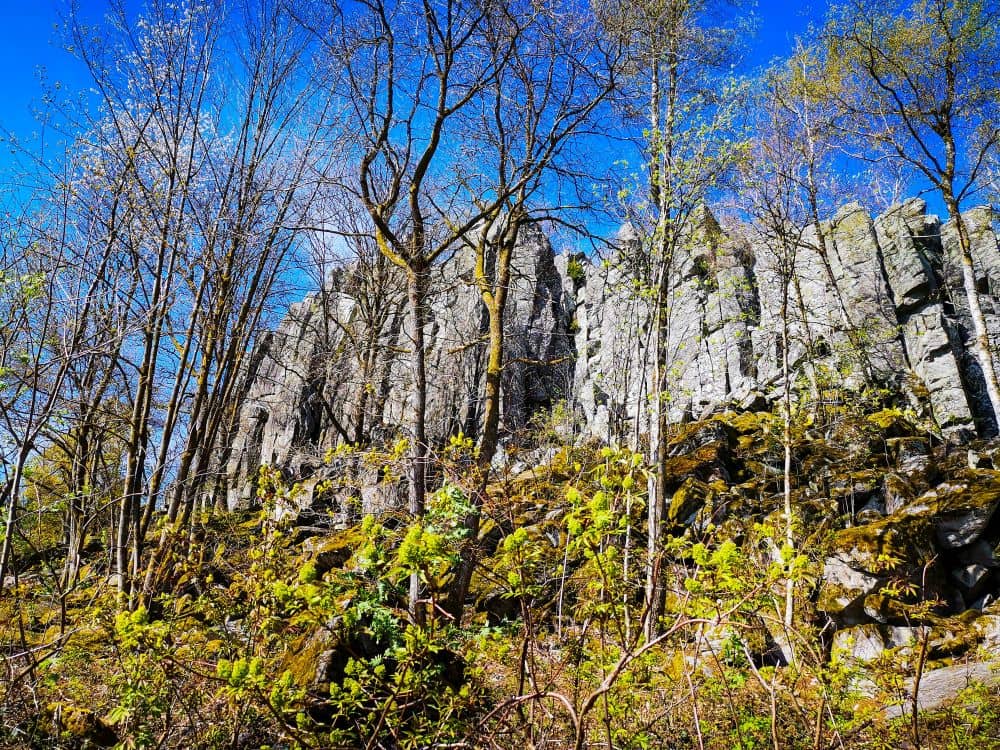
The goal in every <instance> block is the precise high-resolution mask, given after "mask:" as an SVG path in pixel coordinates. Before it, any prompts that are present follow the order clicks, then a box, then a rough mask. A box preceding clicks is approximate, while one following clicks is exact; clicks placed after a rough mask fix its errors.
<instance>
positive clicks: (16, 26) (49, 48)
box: [0, 0, 826, 174]
mask: <svg viewBox="0 0 1000 750" xmlns="http://www.w3.org/2000/svg"><path fill="white" fill-rule="evenodd" d="M127 4H128V6H129V7H130V8H139V7H141V5H142V2H141V0H127ZM67 7H68V0H0V19H2V26H0V70H2V71H3V76H2V79H0V80H2V86H3V88H2V96H0V132H3V133H7V132H13V133H14V134H15V135H16V136H17V137H18V138H19V139H20V140H21V141H22V142H29V141H30V140H31V138H32V134H33V133H36V132H37V130H38V125H37V123H36V121H35V118H34V116H33V114H32V111H33V109H37V108H38V107H39V105H40V103H41V100H42V96H43V85H42V82H41V76H42V75H43V74H44V78H45V80H46V85H49V86H52V85H55V84H57V83H58V85H59V87H60V91H61V92H63V94H69V93H72V92H79V91H81V90H86V88H87V86H88V80H87V77H86V74H85V72H84V71H83V69H82V66H81V65H80V64H79V62H77V61H76V60H75V59H74V58H73V57H72V56H71V55H70V54H68V53H67V52H65V51H64V50H63V47H62V44H61V42H60V36H59V30H58V25H59V22H60V18H61V17H62V16H63V15H64V14H65V12H66V9H67ZM78 7H79V8H80V10H81V12H82V13H83V14H84V15H85V16H86V17H87V18H88V19H89V20H97V19H99V18H100V17H101V16H102V15H103V14H104V13H105V12H106V11H107V10H108V3H107V0H79V2H78ZM825 7H826V3H825V2H813V3H809V2H806V3H801V2H795V0H760V2H759V3H758V4H757V5H756V6H755V7H754V8H753V13H754V15H755V17H756V19H757V34H756V36H755V37H754V38H753V39H750V40H748V42H747V48H748V57H747V60H746V63H747V66H748V68H755V67H758V66H761V65H763V64H765V63H767V62H768V61H769V60H771V59H772V58H774V57H776V56H778V55H782V54H785V53H787V52H788V50H789V49H790V48H791V42H792V39H793V38H794V37H795V35H796V34H801V33H803V32H804V31H805V30H806V28H807V26H808V24H809V22H810V21H818V20H819V19H821V17H822V14H823V12H824V9H825ZM740 12H746V11H745V10H741V11H740ZM10 163H11V152H10V148H9V147H7V146H3V147H0V174H2V173H3V172H6V171H7V169H8V168H9V167H10Z"/></svg>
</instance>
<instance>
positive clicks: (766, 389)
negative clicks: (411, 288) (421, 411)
mask: <svg viewBox="0 0 1000 750" xmlns="http://www.w3.org/2000/svg"><path fill="white" fill-rule="evenodd" d="M698 221H699V223H698V224H697V225H696V226H695V227H694V228H693V229H692V231H691V236H690V238H689V241H688V242H685V243H682V245H681V247H679V248H678V250H677V251H676V253H675V257H673V258H672V262H671V263H670V267H669V269H668V270H669V284H668V291H667V294H668V297H667V301H668V310H669V312H668V319H669V320H668V329H669V332H668V336H667V339H668V343H667V356H666V361H667V367H666V372H665V373H663V378H662V380H663V382H664V387H665V389H666V391H665V396H666V397H665V398H664V399H663V403H664V405H665V407H664V408H666V409H667V410H668V415H669V418H670V419H671V420H672V421H674V422H681V421H684V420H686V419H697V418H701V417H704V416H706V415H707V414H709V413H711V412H713V411H714V410H718V409H720V408H722V407H727V406H734V407H736V408H766V407H767V404H768V402H773V401H774V400H775V399H776V398H777V397H778V395H779V394H780V393H781V391H782V387H783V385H782V367H781V360H782V349H783V341H782V330H783V328H784V325H785V323H786V322H787V328H788V342H787V345H788V347H787V348H788V352H789V359H790V363H791V366H792V371H793V378H794V379H795V385H796V387H797V388H804V387H808V383H809V382H812V383H816V384H820V387H821V388H829V389H833V391H834V392H836V393H837V396H836V398H840V399H849V398H851V396H850V393H851V392H852V391H857V390H860V389H862V388H863V387H865V386H867V385H873V386H877V387H880V388H888V389H890V390H895V391H897V392H902V393H903V394H905V395H906V396H907V398H908V399H909V402H910V404H911V405H912V406H913V408H914V409H916V410H917V411H918V413H920V414H921V415H922V416H924V417H927V418H928V419H929V420H931V421H932V422H933V423H934V424H936V426H937V428H938V429H939V430H940V433H941V435H942V436H943V437H944V438H946V439H949V440H954V441H961V440H964V439H966V438H969V437H971V436H973V435H975V434H976V433H979V434H981V435H982V434H990V432H991V431H992V430H994V429H995V425H994V424H993V423H992V421H991V419H990V418H989V417H988V414H987V411H988V402H987V401H986V400H985V393H984V391H983V388H982V373H981V371H980V370H979V364H978V360H977V359H976V358H975V357H974V356H973V354H972V349H971V339H972V334H971V331H972V327H971V321H970V319H969V316H968V306H967V304H965V298H964V292H963V290H962V286H961V278H960V273H959V268H958V266H957V260H956V252H957V250H956V244H955V243H956V238H955V232H954V228H953V226H952V225H951V224H948V225H945V226H942V225H941V223H940V221H939V220H938V219H937V217H935V216H930V215H928V214H927V213H926V206H925V204H924V202H923V201H921V200H910V201H907V202H905V203H903V204H900V205H898V206H895V207H894V208H892V209H890V210H889V211H887V212H886V213H885V214H883V215H881V216H879V217H877V218H875V219H872V218H871V217H870V216H869V215H868V214H867V213H866V212H865V211H864V210H863V209H862V208H861V207H860V206H858V205H857V204H851V205H849V206H846V207H844V208H843V209H841V210H840V211H838V212H837V214H836V215H835V216H834V217H833V218H832V219H831V220H829V221H828V222H824V223H823V224H822V225H821V226H820V227H810V228H807V229H806V230H805V231H804V232H802V234H801V238H800V240H799V242H798V244H797V249H796V252H795V257H794V274H793V282H792V283H790V284H789V285H788V304H787V314H786V318H787V321H785V320H783V319H782V304H781V302H782V297H783V293H784V290H783V288H782V287H783V281H782V280H783V278H785V276H784V275H783V274H782V272H781V257H780V255H779V254H778V253H777V252H776V250H775V249H774V248H772V247H771V246H770V243H769V241H768V239H767V238H765V237H761V236H759V235H758V234H755V233H754V232H753V231H752V228H743V229H741V230H739V231H737V230H731V231H726V230H723V229H721V228H720V227H719V226H718V225H717V224H716V223H715V221H714V219H712V217H711V216H709V215H708V214H707V213H703V214H702V215H701V216H700V217H699V219H698ZM965 222H966V226H967V227H968V230H969V234H970V237H971V239H972V243H973V256H974V259H975V261H976V273H977V280H978V282H977V283H978V284H979V286H980V296H981V300H982V304H983V308H984V310H985V312H986V314H987V318H988V321H989V325H990V329H991V334H992V335H993V336H994V338H995V339H996V343H997V345H998V346H1000V297H997V296H995V295H994V291H998V292H1000V249H998V244H997V237H996V234H995V233H994V231H993V228H992V224H991V222H992V216H991V215H990V214H989V212H988V211H986V210H980V209H976V210H973V211H970V212H968V213H967V214H966V215H965ZM616 242H617V246H618V248H619V252H618V253H616V254H614V256H613V257H610V258H608V259H607V260H606V261H600V260H598V259H589V258H586V257H583V256H574V257H573V258H572V266H573V269H572V272H571V270H570V266H571V259H570V257H569V256H568V255H565V254H563V255H556V254H555V253H554V251H553V249H552V247H551V245H550V244H549V242H548V240H547V239H546V238H545V236H544V235H543V234H542V232H541V231H540V230H539V229H537V228H535V227H532V228H530V229H528V230H526V231H525V232H524V234H523V236H522V238H521V242H520V244H519V247H518V249H517V252H516V253H515V257H514V263H513V265H514V276H513V281H512V288H511V294H510V299H509V303H508V309H507V313H506V329H505V336H506V347H507V355H506V356H507V364H506V366H505V369H504V401H503V409H502V412H503V416H502V420H503V425H502V426H503V430H504V432H505V434H508V435H512V434H515V433H516V431H517V430H518V429H519V428H521V427H523V426H524V425H525V424H527V423H528V422H529V421H530V420H531V418H532V417H533V416H534V415H535V414H537V413H540V412H544V411H545V410H547V409H549V408H550V407H552V406H553V405H555V404H556V403H558V402H560V401H565V402H566V403H567V405H568V406H570V407H571V409H572V412H573V413H574V414H575V415H576V416H577V419H578V420H579V421H580V423H581V426H582V429H583V431H584V432H585V433H587V434H590V435H594V436H598V437H601V438H604V439H606V440H615V441H621V442H628V443H632V444H640V443H641V442H642V440H643V438H644V436H645V435H647V434H648V433H649V432H650V424H651V419H652V413H653V408H652V407H653V405H654V402H655V401H656V399H655V398H654V394H655V393H656V392H657V391H658V390H659V389H658V387H657V385H656V384H655V380H656V368H655V361H656V351H655V348H656V331H655V320H654V315H653V314H654V303H653V299H652V298H653V296H654V295H653V294H652V293H651V290H650V286H651V282H650V280H649V272H648V269H647V268H645V266H648V262H647V261H648V258H644V256H643V247H642V244H643V243H642V240H641V238H639V237H638V236H637V235H636V233H635V232H634V231H633V230H632V229H631V228H625V229H623V230H622V232H621V233H620V234H619V236H618V237H617V239H616ZM471 263H472V261H471V258H470V257H469V254H468V253H467V252H464V251H459V252H458V253H457V254H456V256H455V257H453V258H451V259H449V260H447V261H445V262H444V263H441V264H439V265H437V266H435V267H434V268H433V269H432V278H431V292H430V296H429V300H428V323H427V329H426V330H425V336H426V339H427V341H428V350H427V367H428V373H429V381H430V393H429V394H428V430H429V433H430V436H431V439H432V440H433V441H435V442H436V441H439V440H443V439H444V438H445V437H446V436H448V435H449V434H454V433H456V432H458V431H459V430H461V431H463V432H465V434H469V435H474V434H475V433H476V430H477V427H478V424H479V421H480V419H481V410H482V404H481V398H482V387H483V374H484V363H485V354H486V346H485V333H486V320H487V319H486V315H485V311H484V308H483V306H482V304H481V302H480V300H479V297H478V295H477V293H476V290H475V289H474V288H473V286H472V265H471ZM341 281H342V283H340V284H339V285H338V284H331V285H330V288H328V289H325V290H323V291H321V292H317V293H314V294H312V295H310V296H309V297H307V298H306V299H305V300H304V301H303V302H301V303H299V304H297V305H294V306H292V308H291V310H290V311H289V313H288V316H287V318H286V319H285V321H284V322H283V323H282V325H281V327H280V328H279V329H278V330H277V331H275V332H273V333H272V334H270V335H269V336H267V337H265V338H264V339H263V340H262V342H261V344H260V346H259V347H258V351H257V353H256V356H255V358H254V366H253V368H252V370H251V372H250V373H249V374H250V376H251V383H250V387H249V390H248V394H247V397H246V398H245V399H244V400H243V402H242V404H241V405H240V413H239V429H238V430H237V432H236V435H235V436H234V439H233V441H232V444H231V446H230V451H229V454H228V464H227V467H226V474H227V475H228V487H229V490H228V502H229V505H230V506H236V505H240V504H245V503H246V502H249V501H250V499H251V498H252V493H253V487H252V484H253V483H252V481H251V479H252V477H253V476H254V474H255V472H256V470H257V467H258V466H259V465H260V464H261V463H269V464H274V465H277V466H280V467H281V468H283V469H284V470H285V471H286V472H287V473H288V474H289V475H293V476H296V477H301V476H303V475H310V474H311V473H315V472H316V471H317V469H319V468H320V467H321V465H322V464H323V461H322V460H321V459H322V456H323V453H324V452H325V451H326V450H327V449H329V448H332V447H335V446H336V445H337V444H339V443H344V442H354V441H357V440H362V441H364V440H367V439H371V440H378V439H380V438H385V437H389V436H393V435H405V431H406V426H407V424H408V423H409V419H410V416H411V414H412V395H411V390H412V389H411V387H410V384H411V382H412V373H411V367H410V352H409V350H410V340H409V334H408V331H409V326H410V324H409V321H408V319H407V318H408V316H407V312H406V304H405V295H404V294H403V286H402V281H401V279H400V278H398V277H394V276H392V275H391V274H390V275H387V276H386V279H385V280H384V281H383V282H381V283H380V284H379V285H378V286H377V288H376V289H375V290H374V291H373V290H372V289H368V290H367V291H365V292H364V293H362V291H359V286H360V285H359V284H358V283H356V282H352V280H351V276H350V272H347V275H346V278H345V279H342V280H341ZM375 291H377V292H378V293H379V295H380V296H378V297H377V299H376V300H375V303H374V304H373V301H372V294H374V293H375ZM804 384H805V385H804ZM925 453H926V451H925V450H923V449H922V448H921V449H920V450H917V448H914V450H912V451H911V450H901V451H900V455H899V466H898V470H899V471H900V472H901V474H902V475H903V476H911V475H913V472H915V471H918V470H919V468H920V466H921V465H922V464H923V463H924V455H925ZM911 454H912V455H911ZM368 494H372V493H371V492H369V493H368ZM904 494H905V493H904ZM908 501H909V500H908V498H906V497H904V496H903V495H902V494H900V493H898V492H895V491H894V492H893V493H889V495H887V497H886V498H885V506H886V507H885V512H887V513H890V514H891V513H893V512H895V511H896V510H898V509H899V508H901V507H902V506H903V505H905V504H906V502H908ZM376 504H377V503H376ZM879 511H880V512H882V509H881V508H880V509H879ZM956 533H957V532H956ZM959 536H960V537H961V539H959V538H956V540H955V544H956V545H959V546H961V544H964V543H966V542H965V541H964V539H965V536H968V535H965V536H962V535H961V534H959Z"/></svg>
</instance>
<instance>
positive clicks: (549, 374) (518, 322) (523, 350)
mask: <svg viewBox="0 0 1000 750" xmlns="http://www.w3.org/2000/svg"><path fill="white" fill-rule="evenodd" d="M556 261H557V258H556V255H555V253H554V252H553V251H552V247H551V245H550V244H549V241H548V239H547V238H546V237H545V236H544V235H543V234H542V232H541V231H540V230H539V229H537V228H535V227H528V228H527V229H525V230H523V231H522V233H521V240H520V242H519V245H518V247H517V249H516V251H515V253H514V259H513V266H514V273H513V277H512V282H511V290H510V293H509V298H508V305H507V310H506V321H505V343H506V347H507V364H506V366H505V369H504V381H503V390H504V401H503V409H502V413H503V414H502V419H503V428H504V429H505V430H506V431H508V432H513V431H515V430H517V429H519V428H521V427H523V426H524V425H525V424H526V423H527V421H528V420H529V419H530V418H531V417H532V416H533V415H534V414H535V413H537V412H539V411H540V410H544V409H548V408H550V407H551V406H552V405H553V404H555V403H556V402H558V401H561V400H564V399H567V398H568V397H569V392H570V389H571V387H572V384H573V377H572V373H573V363H574V359H575V356H574V347H573V337H572V334H571V333H570V327H571V326H570V316H571V306H570V305H568V303H567V300H566V299H565V289H564V283H565V280H566V274H565V270H564V271H563V272H560V271H559V270H558V269H557V266H556ZM472 267H473V266H472V259H471V257H470V254H469V253H468V252H467V251H464V250H460V251H459V252H458V253H457V254H456V255H455V257H453V258H451V259H449V260H448V261H447V262H445V263H443V264H441V265H439V266H436V267H435V268H434V269H433V270H432V275H431V280H430V287H431V289H430V294H429V299H428V311H427V319H428V322H427V328H426V330H425V331H424V334H425V338H426V341H427V353H426V356H427V372H428V386H429V389H428V390H429V392H428V399H427V429H428V435H429V438H430V440H431V441H433V442H435V443H437V442H440V441H441V440H443V439H445V438H446V437H447V436H448V435H450V434H454V433H457V432H459V431H465V432H466V433H467V434H474V433H475V430H476V427H477V425H478V423H479V419H480V417H481V409H482V404H481V398H482V395H481V390H482V379H483V372H484V367H485V354H486V338H485V336H486V331H487V329H486V325H487V318H486V313H485V310H484V308H483V306H482V303H481V302H480V300H479V296H478V293H477V291H476V290H475V289H474V287H473V285H472ZM352 273H353V272H349V273H348V274H347V276H346V278H343V279H341V280H340V282H339V283H338V284H333V285H331V288H329V289H325V290H322V291H321V292H316V293H313V294H310V295H309V296H307V297H306V299H305V300H303V301H302V302H300V303H298V304H296V305H292V307H291V309H290V310H289V312H288V315H287V316H286V318H285V320H284V321H283V322H282V324H281V326H280V328H279V329H278V330H277V331H275V332H273V333H272V334H269V335H268V336H266V337H265V338H264V339H263V340H262V341H261V343H260V345H259V346H258V351H257V352H256V354H255V357H254V363H255V366H254V368H253V370H252V371H251V372H250V373H249V375H250V381H251V384H250V387H249V390H248V394H247V397H246V398H245V399H244V401H243V403H242V404H241V405H240V412H239V427H238V429H237V431H236V434H235V435H234V439H233V442H232V444H231V446H230V450H229V458H228V464H227V466H226V474H227V477H228V495H227V504H228V506H229V507H230V508H236V507H240V506H244V505H247V504H248V503H250V502H252V501H253V496H254V491H255V490H254V481H253V478H254V477H255V475H256V472H257V470H258V467H259V466H260V465H261V464H270V465H273V466H277V467H280V468H281V469H282V470H283V471H284V472H285V473H286V474H287V475H288V476H289V477H290V478H294V479H302V478H305V477H313V478H316V477H318V476H330V477H333V476H334V474H337V473H338V468H337V467H336V466H330V465H328V464H329V462H327V461H325V460H324V453H325V452H326V451H327V450H328V449H332V448H334V447H336V446H337V445H338V444H341V443H353V442H355V441H359V440H360V441H362V442H364V441H365V440H368V439H371V440H378V439H379V438H383V437H386V438H387V437H392V436H395V435H400V434H402V435H405V432H406V428H407V426H408V424H409V423H410V419H411V416H412V409H413V403H412V386H411V384H412V380H413V378H412V367H411V364H410V361H411V360H410V356H411V355H410V352H411V344H410V336H409V334H408V332H409V331H410V322H409V320H408V314H407V307H406V299H405V294H404V293H403V284H402V280H401V279H400V278H398V274H389V275H388V276H386V277H385V278H384V279H382V280H381V282H380V283H379V284H377V285H371V284H369V286H368V287H365V286H364V285H363V284H362V283H361V279H359V278H356V277H353V276H352V275H351V274H352ZM338 476H339V475H338ZM355 484H356V485H357V486H354V487H352V488H350V493H351V494H353V495H354V500H355V501H356V505H358V506H359V507H360V508H362V509H368V510H371V509H378V508H383V506H385V505H387V504H392V498H398V497H401V493H400V492H399V488H398V487H395V486H392V487H388V486H386V485H385V482H382V481H380V480H379V478H378V477H377V476H375V477H372V478H371V481H370V482H368V483H364V482H355ZM311 494H312V493H306V495H304V496H303V497H302V498H301V499H300V501H299V502H300V505H302V506H309V505H312V504H313V502H314V499H313V498H311ZM300 510H301V508H300ZM337 512H340V511H337Z"/></svg>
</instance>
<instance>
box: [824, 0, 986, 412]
mask: <svg viewBox="0 0 1000 750" xmlns="http://www.w3.org/2000/svg"><path fill="white" fill-rule="evenodd" d="M824 40H825V42H826V46H827V53H826V54H827V55H828V57H829V59H830V60H831V61H835V64H834V65H832V66H831V67H830V69H829V72H830V74H831V76H832V77H833V80H832V81H830V82H829V83H828V90H829V91H830V94H831V96H832V97H833V98H834V100H835V101H836V102H837V104H838V105H840V106H841V107H843V108H844V110H845V111H846V112H848V113H849V114H850V116H851V119H850V121H849V122H850V129H851V131H852V135H854V136H855V137H856V139H857V141H858V145H859V146H860V148H861V150H862V151H861V152H862V154H863V155H864V156H865V157H866V158H868V159H872V160H875V161H881V160H888V161H891V162H895V163H897V164H899V165H902V166H904V167H905V168H906V169H907V170H908V171H909V172H910V174H912V175H913V176H914V177H916V178H917V179H919V180H920V181H921V182H923V183H924V184H926V185H927V186H928V187H929V188H930V189H931V190H934V191H935V192H936V193H937V194H938V195H939V196H940V198H941V200H942V202H943V203H944V206H945V209H946V211H947V212H948V216H949V218H950V219H951V220H952V222H953V223H954V226H955V231H956V234H957V236H958V250H959V261H960V264H961V271H962V284H963V289H964V293H965V298H966V300H967V303H968V306H969V311H970V316H971V318H972V325H973V329H974V345H973V347H974V351H975V354H976V357H977V359H978V360H979V364H980V367H981V369H982V374H983V379H984V381H985V386H986V392H987V394H988V396H989V401H990V405H991V407H992V415H991V416H992V420H991V421H992V422H993V425H992V426H991V427H990V428H989V429H990V430H993V429H995V428H996V422H997V419H998V417H1000V384H998V381H997V370H996V362H995V358H994V356H993V352H992V350H991V348H990V341H989V331H988V329H987V326H986V319H985V317H984V315H983V310H982V306H981V304H980V300H979V292H978V291H977V289H976V279H975V270H974V268H973V259H972V252H971V243H970V238H969V229H968V227H967V226H966V223H965V219H964V218H963V217H962V207H963V205H964V204H965V202H966V201H967V200H968V199H970V198H971V197H972V196H974V195H975V194H976V193H977V191H979V190H980V189H982V188H983V186H984V184H985V181H986V180H987V178H988V175H987V172H988V170H987V169H986V167H987V165H988V163H989V161H990V160H991V159H992V158H994V157H995V155H996V154H997V152H998V149H1000V128H998V127H997V121H998V119H1000V97H998V96H997V91H996V86H995V81H996V79H997V77H998V76H1000V42H998V40H1000V37H998V35H997V31H996V13H995V12H994V10H993V9H992V8H991V7H990V6H989V5H988V4H983V3H980V2H973V1H966V0H959V1H958V2H953V1H952V0H916V1H915V2H907V3H891V4H889V5H888V6H880V7H879V8H877V9H875V8H872V7H871V5H870V4H868V3H861V2H852V3H847V4H844V5H841V6H839V7H838V8H836V9H835V10H834V12H833V13H832V14H831V19H830V23H829V24H828V27H827V28H826V30H825V32H824Z"/></svg>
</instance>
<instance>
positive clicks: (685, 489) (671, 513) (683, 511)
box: [667, 478, 713, 525]
mask: <svg viewBox="0 0 1000 750" xmlns="http://www.w3.org/2000/svg"><path fill="white" fill-rule="evenodd" d="M712 494H713V493H712V489H711V487H709V486H708V485H707V484H706V483H705V482H701V481H699V480H697V479H694V478H688V479H686V480H684V483H683V484H682V485H681V486H680V488H679V489H678V490H677V491H676V492H674V495H673V497H672V498H671V500H670V508H669V509H668V510H667V518H668V519H669V520H670V522H671V523H673V524H677V525H681V524H686V523H687V522H688V521H689V519H690V518H691V517H692V516H694V515H695V514H696V513H697V512H698V511H700V510H701V509H702V508H703V507H704V505H705V503H706V502H707V501H708V499H709V498H710V497H711V495H712Z"/></svg>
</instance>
